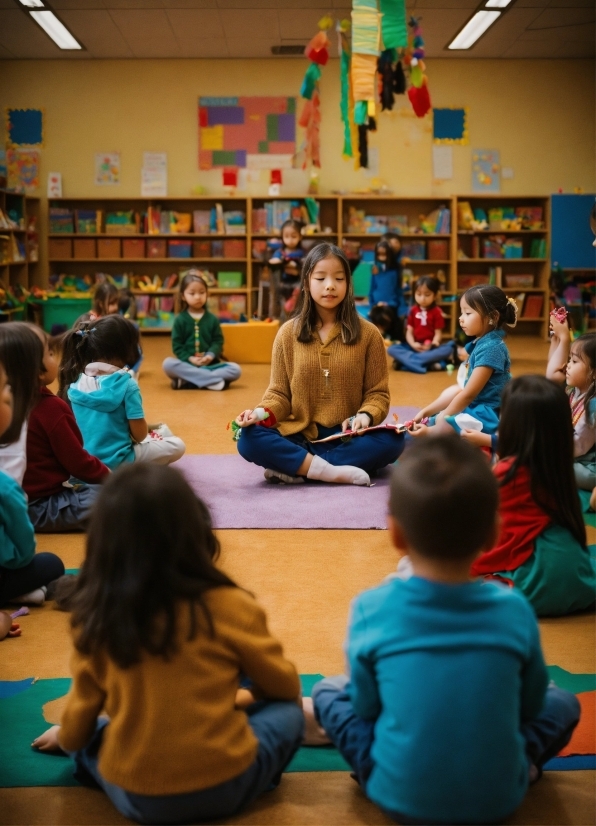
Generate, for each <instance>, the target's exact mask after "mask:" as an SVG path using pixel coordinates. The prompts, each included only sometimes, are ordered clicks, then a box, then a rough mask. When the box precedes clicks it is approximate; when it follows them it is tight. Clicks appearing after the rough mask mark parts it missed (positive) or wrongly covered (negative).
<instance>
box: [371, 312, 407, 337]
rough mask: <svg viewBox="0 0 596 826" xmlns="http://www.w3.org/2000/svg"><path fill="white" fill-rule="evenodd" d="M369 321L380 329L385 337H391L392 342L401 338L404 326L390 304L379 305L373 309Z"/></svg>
mask: <svg viewBox="0 0 596 826" xmlns="http://www.w3.org/2000/svg"><path fill="white" fill-rule="evenodd" d="M368 320H369V321H370V322H371V324H374V325H375V327H378V328H379V330H381V331H382V333H383V335H384V336H389V337H390V338H391V339H392V340H393V339H398V338H400V332H401V330H400V328H401V327H402V326H403V325H401V324H400V321H399V319H398V317H397V313H396V312H395V310H394V309H393V307H390V306H389V304H377V305H376V306H375V307H372V308H371V311H370V313H369V314H368Z"/></svg>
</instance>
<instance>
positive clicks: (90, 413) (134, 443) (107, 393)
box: [58, 315, 185, 470]
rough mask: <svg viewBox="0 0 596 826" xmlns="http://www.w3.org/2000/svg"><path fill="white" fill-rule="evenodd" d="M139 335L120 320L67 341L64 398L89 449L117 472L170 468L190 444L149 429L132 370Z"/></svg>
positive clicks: (93, 325) (88, 326)
mask: <svg viewBox="0 0 596 826" xmlns="http://www.w3.org/2000/svg"><path fill="white" fill-rule="evenodd" d="M138 346H139V332H138V330H137V328H136V327H135V326H134V324H133V323H132V322H131V321H128V320H127V319H125V318H123V317H122V316H120V315H107V316H103V317H102V318H98V319H97V320H96V321H91V322H88V323H86V322H85V323H83V324H82V325H80V326H79V327H78V329H77V328H75V329H73V330H70V331H69V332H68V333H67V334H66V336H65V337H64V342H63V353H62V362H61V364H60V371H59V381H60V388H59V391H58V395H59V396H60V397H61V398H63V399H64V400H68V401H69V402H70V404H71V406H72V412H73V413H74V415H75V419H76V420H77V424H78V426H79V429H80V431H81V433H82V435H83V445H84V447H85V450H87V451H88V452H89V453H91V454H92V455H93V456H96V457H97V458H98V459H101V461H102V462H103V463H104V464H105V465H107V466H108V467H109V468H110V470H115V469H116V468H117V467H118V466H119V465H121V464H122V463H123V462H139V461H143V462H156V463H157V464H160V465H167V464H170V462H175V461H176V460H177V459H180V457H181V456H182V455H183V453H184V450H185V445H184V442H183V441H182V440H181V439H179V438H178V437H176V436H174V435H173V434H172V432H171V431H170V429H169V428H168V427H167V426H166V425H163V424H162V425H157V426H155V427H151V428H149V427H148V426H147V422H146V421H145V414H144V412H143V402H142V399H141V391H140V390H139V386H138V384H137V383H136V381H135V380H134V378H133V376H132V373H131V367H132V366H133V365H134V364H135V362H136V361H137V360H138V354H139V351H138Z"/></svg>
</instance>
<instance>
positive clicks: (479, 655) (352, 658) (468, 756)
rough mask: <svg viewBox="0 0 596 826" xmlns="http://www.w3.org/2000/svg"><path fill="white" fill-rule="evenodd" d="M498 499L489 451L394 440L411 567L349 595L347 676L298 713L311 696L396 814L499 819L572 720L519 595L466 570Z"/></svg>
mask: <svg viewBox="0 0 596 826" xmlns="http://www.w3.org/2000/svg"><path fill="white" fill-rule="evenodd" d="M497 506H498V487H497V482H496V480H495V478H494V476H493V475H492V473H491V470H490V468H489V466H488V463H487V462H486V460H485V458H484V456H483V454H482V453H481V452H480V451H478V450H477V449H475V448H474V447H472V446H471V445H469V444H467V443H466V442H464V441H463V440H461V439H456V438H454V437H453V436H449V435H447V436H437V437H436V438H434V439H428V440H422V441H421V442H417V443H415V444H414V445H413V446H412V447H411V448H410V449H409V450H407V451H406V452H405V453H404V455H403V457H402V458H401V459H400V461H399V464H398V465H397V466H396V469H395V470H394V473H393V479H392V486H391V501H390V512H391V516H390V535H391V537H392V540H393V544H394V545H395V546H396V547H398V548H400V549H403V550H406V551H407V553H408V554H409V556H410V560H411V563H412V567H413V576H411V577H410V578H409V579H406V580H403V579H400V578H394V579H391V580H389V581H386V582H385V583H384V584H382V585H380V586H379V587H377V588H373V589H371V590H369V591H365V592H364V593H363V594H360V596H358V597H357V598H356V599H355V600H354V603H353V604H352V613H351V621H350V627H349V630H348V640H347V660H348V665H349V669H350V676H349V678H347V677H341V678H330V679H326V680H322V681H321V682H319V683H317V684H316V685H315V687H314V689H313V693H312V701H310V702H309V701H307V700H305V701H304V705H305V713H306V714H307V724H308V722H310V727H311V728H313V726H314V725H315V721H314V720H313V718H312V713H313V706H314V717H315V719H316V722H317V723H318V724H319V725H320V726H322V728H323V729H324V731H325V732H326V733H327V736H328V737H329V739H330V740H331V741H332V742H333V743H334V744H335V745H336V746H337V747H338V748H339V750H340V751H341V753H342V754H343V756H344V757H345V759H346V760H347V761H348V763H350V765H351V766H352V768H353V769H354V771H355V773H356V775H357V778H358V780H359V782H360V784H361V786H362V787H363V790H364V791H365V793H366V795H367V797H369V798H370V799H371V800H372V801H373V802H375V803H376V804H377V805H378V806H379V807H380V808H381V809H383V811H385V812H386V813H387V814H388V815H389V816H390V817H392V818H393V819H394V820H396V821H397V822H399V823H401V824H411V823H416V824H438V823H444V824H450V823H470V824H472V823H474V824H477V823H500V822H501V821H502V820H504V819H505V818H507V817H508V816H509V815H511V814H512V812H513V811H514V810H515V809H516V808H517V806H519V804H520V803H521V802H522V800H523V798H524V796H525V794H526V792H527V789H528V785H529V783H530V782H533V781H535V780H537V779H538V778H539V777H540V774H541V771H542V766H543V765H544V763H545V762H546V761H547V760H549V759H550V758H551V757H554V756H555V755H556V754H557V753H558V752H559V751H560V750H561V749H562V748H564V746H565V745H566V744H567V743H568V742H569V740H570V738H571V734H572V732H573V730H574V728H575V726H576V725H577V723H578V720H579V713H580V712H579V703H578V701H577V699H576V698H575V696H574V695H573V694H570V693H569V692H566V691H562V690H560V689H558V688H555V687H554V686H549V685H548V675H547V671H546V667H545V664H544V659H543V656H542V651H541V648H540V637H539V632H538V626H537V623H536V619H535V617H534V613H533V611H532V608H531V607H530V605H529V604H528V602H527V601H526V599H525V598H524V597H523V596H522V595H521V594H519V593H517V592H516V591H514V590H512V589H509V588H506V587H504V586H502V585H497V584H493V583H483V582H481V581H475V582H471V581H470V580H469V569H470V564H471V563H472V561H473V560H474V558H475V557H476V556H477V554H479V553H481V552H482V551H484V550H486V549H488V548H490V547H491V546H492V544H493V541H494V540H495V538H496V534H497V518H496V517H497ZM431 511H432V513H433V518H432V519H430V520H429V518H428V514H429V512H431ZM307 731H308V725H307ZM306 742H307V743H308V740H307V741H306Z"/></svg>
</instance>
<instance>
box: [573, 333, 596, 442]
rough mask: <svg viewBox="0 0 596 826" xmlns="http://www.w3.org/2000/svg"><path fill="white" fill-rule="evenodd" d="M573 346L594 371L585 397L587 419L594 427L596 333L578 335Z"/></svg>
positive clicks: (595, 415)
mask: <svg viewBox="0 0 596 826" xmlns="http://www.w3.org/2000/svg"><path fill="white" fill-rule="evenodd" d="M571 347H572V348H575V352H576V353H577V355H578V356H579V357H580V359H581V360H582V361H583V362H584V364H586V365H587V367H588V370H590V371H591V373H592V381H591V382H590V386H589V387H588V389H587V391H586V395H585V397H584V410H585V411H586V413H585V415H586V421H587V422H588V424H589V425H590V426H591V427H594V425H595V424H596V422H595V420H596V412H595V411H594V410H590V407H591V405H590V402H591V401H592V399H594V397H595V396H596V333H584V334H583V335H581V336H578V337H577V338H576V339H575V341H574V342H573V343H572V344H571Z"/></svg>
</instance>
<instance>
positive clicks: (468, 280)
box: [457, 275, 490, 290]
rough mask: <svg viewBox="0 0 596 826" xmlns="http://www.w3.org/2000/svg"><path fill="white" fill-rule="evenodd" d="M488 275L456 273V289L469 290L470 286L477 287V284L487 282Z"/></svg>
mask: <svg viewBox="0 0 596 826" xmlns="http://www.w3.org/2000/svg"><path fill="white" fill-rule="evenodd" d="M489 283H490V275H458V276H457V289H458V290H469V289H470V287H477V286H478V285H479V284H489Z"/></svg>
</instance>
